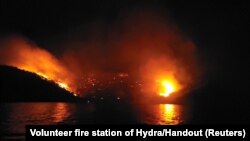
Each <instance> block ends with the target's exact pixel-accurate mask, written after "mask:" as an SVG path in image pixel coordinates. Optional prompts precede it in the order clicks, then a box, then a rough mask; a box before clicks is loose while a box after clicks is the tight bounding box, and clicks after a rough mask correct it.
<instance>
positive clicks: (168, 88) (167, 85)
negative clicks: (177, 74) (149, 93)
mask: <svg viewBox="0 0 250 141" xmlns="http://www.w3.org/2000/svg"><path fill="white" fill-rule="evenodd" d="M174 91H175V87H174V84H173V83H171V82H169V81H166V80H162V81H161V82H160V89H159V94H160V96H164V97H168V96H169V95H170V94H172V93H173V92H174Z"/></svg>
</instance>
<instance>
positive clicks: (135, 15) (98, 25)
mask: <svg viewBox="0 0 250 141" xmlns="http://www.w3.org/2000/svg"><path fill="white" fill-rule="evenodd" d="M66 36H67V40H63V41H60V45H61V46H62V47H63V48H64V50H63V51H62V54H61V55H60V56H61V58H60V59H57V58H56V57H54V56H53V55H52V54H51V53H49V52H48V51H46V50H44V49H41V48H39V47H38V46H36V45H35V44H34V43H31V42H30V41H27V40H26V39H24V38H20V37H11V38H8V39H6V40H4V42H2V44H1V46H3V48H1V51H0V55H1V57H0V58H1V60H0V63H1V64H7V65H11V66H17V67H19V68H24V69H26V70H34V71H36V72H40V73H45V74H47V75H49V76H52V77H53V78H56V79H58V81H63V82H67V83H68V84H69V85H70V86H71V87H74V89H77V88H78V87H80V85H81V83H82V82H81V81H82V78H87V77H89V76H90V75H93V74H94V75H95V76H96V77H97V79H98V78H99V79H101V78H103V77H109V76H110V74H115V73H120V72H126V73H128V74H129V76H130V77H131V78H133V79H134V81H140V82H143V83H144V87H145V91H147V92H148V93H151V92H152V91H153V90H154V88H155V81H157V79H161V78H166V79H171V80H172V81H173V82H174V83H175V84H176V85H177V86H178V90H179V91H183V92H188V91H189V90H191V89H192V88H194V86H195V84H196V83H197V80H198V74H199V71H198V66H197V58H196V47H195V44H194V43H193V42H192V40H191V39H189V38H188V37H187V36H185V35H184V34H183V33H182V32H181V31H180V30H179V28H178V27H177V26H176V25H175V24H174V23H173V22H171V20H169V19H167V18H166V16H164V15H161V14H160V13H159V12H155V11H152V10H145V9H143V10H135V11H132V12H127V13H126V14H124V13H123V15H121V16H120V17H118V18H117V19H115V20H113V21H95V22H91V23H89V24H87V25H86V24H85V25H84V26H82V27H78V28H74V29H72V30H71V32H69V33H68V34H67V35H66ZM29 67H32V68H29ZM48 70H49V71H48ZM104 83H105V82H104ZM75 87H76V88H75Z"/></svg>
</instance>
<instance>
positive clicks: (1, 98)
mask: <svg viewBox="0 0 250 141" xmlns="http://www.w3.org/2000/svg"><path fill="white" fill-rule="evenodd" d="M77 99H78V98H77V97H75V96H73V95H72V94H71V93H70V92H68V91H66V90H64V89H62V88H60V87H59V86H58V85H57V84H55V83H54V82H52V81H49V80H44V79H42V78H41V77H40V76H38V75H36V74H35V73H30V72H27V71H23V70H20V69H18V68H15V67H10V66H4V65H0V102H26V101H27V102H28V101H75V100H77Z"/></svg>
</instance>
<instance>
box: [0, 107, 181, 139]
mask: <svg viewBox="0 0 250 141" xmlns="http://www.w3.org/2000/svg"><path fill="white" fill-rule="evenodd" d="M184 111H185V108H184V106H182V105H174V104H150V105H145V104H144V105H136V106H135V105H134V106H131V105H125V104H122V105H119V104H117V105H105V104H80V103H2V104H0V113H1V116H0V130H1V132H0V134H1V139H13V140H15V139H24V138H25V137H24V135H25V125H27V124H30V125H33V124H39V125H40V124H45V125H47V124H70V125H74V124H137V123H139V124H157V125H165V124H174V125H176V124H181V123H184V122H185V118H184V115H185V114H184Z"/></svg>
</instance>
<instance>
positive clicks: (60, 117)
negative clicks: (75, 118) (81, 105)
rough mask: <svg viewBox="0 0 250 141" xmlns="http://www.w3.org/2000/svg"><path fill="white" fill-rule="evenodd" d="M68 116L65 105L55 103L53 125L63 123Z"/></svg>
mask: <svg viewBox="0 0 250 141" xmlns="http://www.w3.org/2000/svg"><path fill="white" fill-rule="evenodd" d="M69 116H70V111H69V107H68V105H67V104H66V103H62V102H59V103H56V105H55V108H54V112H53V115H52V117H53V121H54V122H55V123H59V122H63V121H64V120H65V119H67V118H68V117H69Z"/></svg>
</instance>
